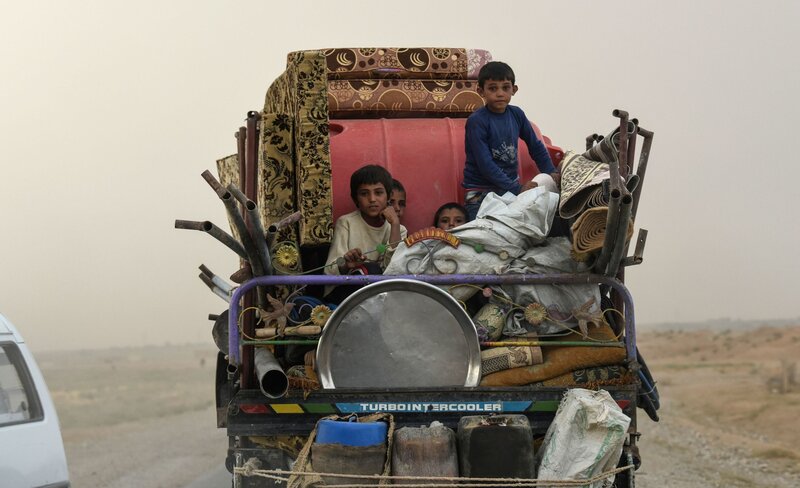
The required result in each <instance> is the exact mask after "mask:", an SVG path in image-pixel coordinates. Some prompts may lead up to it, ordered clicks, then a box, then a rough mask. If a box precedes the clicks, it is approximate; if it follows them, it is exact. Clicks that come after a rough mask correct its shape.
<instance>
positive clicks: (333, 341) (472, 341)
mask: <svg viewBox="0 0 800 488" xmlns="http://www.w3.org/2000/svg"><path fill="white" fill-rule="evenodd" d="M317 372H318V374H319V378H320V381H321V382H322V386H323V388H336V387H339V388H360V387H365V388H370V387H371V388H411V387H446V386H450V387H452V386H467V387H473V386H478V384H479V383H480V378H481V352H480V346H479V344H478V333H477V331H476V330H475V325H474V324H473V323H472V320H471V319H470V317H469V315H467V313H466V312H465V311H464V309H463V308H462V307H461V305H460V304H459V303H458V302H457V301H456V300H455V299H454V298H453V297H452V296H450V295H449V294H448V293H447V292H445V291H443V290H442V289H440V288H438V287H436V286H434V285H431V284H428V283H424V282H421V281H414V280H404V279H397V280H386V281H380V282H378V283H373V284H371V285H369V286H365V287H364V288H362V289H360V290H358V291H356V292H355V293H353V294H352V295H350V296H349V297H348V298H347V299H346V300H345V301H343V302H342V304H341V305H339V307H338V308H337V309H336V310H335V311H334V313H333V315H331V317H330V319H329V320H328V323H327V325H326V326H325V329H324V330H323V332H322V336H321V338H320V341H319V346H318V348H317Z"/></svg>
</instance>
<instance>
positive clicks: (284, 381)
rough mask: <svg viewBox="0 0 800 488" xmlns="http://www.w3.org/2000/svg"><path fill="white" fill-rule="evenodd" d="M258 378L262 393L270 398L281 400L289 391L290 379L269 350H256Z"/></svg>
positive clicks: (255, 358) (255, 362) (261, 348)
mask: <svg viewBox="0 0 800 488" xmlns="http://www.w3.org/2000/svg"><path fill="white" fill-rule="evenodd" d="M253 361H254V364H255V370H256V378H257V379H258V386H259V388H260V389H261V393H263V394H264V395H266V396H267V397H269V398H280V397H282V396H284V395H286V392H287V391H288V390H289V378H288V377H287V376H286V373H284V372H283V368H281V365H280V364H278V360H277V359H275V355H273V354H272V352H270V350H269V349H266V348H263V347H259V348H256V350H255V354H254V360H253Z"/></svg>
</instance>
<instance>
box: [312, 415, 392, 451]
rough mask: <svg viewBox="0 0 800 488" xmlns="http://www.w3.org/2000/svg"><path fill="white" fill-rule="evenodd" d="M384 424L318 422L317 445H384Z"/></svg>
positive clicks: (385, 428) (385, 425)
mask: <svg viewBox="0 0 800 488" xmlns="http://www.w3.org/2000/svg"><path fill="white" fill-rule="evenodd" d="M387 429H388V425H387V424H386V422H356V421H355V418H353V419H350V421H349V422H342V421H340V420H329V419H326V420H320V421H319V423H318V424H317V437H316V439H314V442H315V443H317V444H342V445H345V446H356V447H364V446H375V445H378V444H385V443H386V432H387Z"/></svg>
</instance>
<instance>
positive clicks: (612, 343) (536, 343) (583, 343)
mask: <svg viewBox="0 0 800 488" xmlns="http://www.w3.org/2000/svg"><path fill="white" fill-rule="evenodd" d="M481 346H482V347H510V346H521V347H538V346H545V347H546V346H570V347H573V346H575V347H625V344H623V343H621V342H617V341H508V342H502V341H488V342H481Z"/></svg>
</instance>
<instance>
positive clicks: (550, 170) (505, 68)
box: [462, 61, 559, 220]
mask: <svg viewBox="0 0 800 488" xmlns="http://www.w3.org/2000/svg"><path fill="white" fill-rule="evenodd" d="M514 83H515V79H514V71H513V70H512V69H511V67H510V66H509V65H507V64H506V63H502V62H499V61H492V62H489V63H486V65H484V66H483V68H481V70H480V72H479V73H478V94H480V95H481V96H482V97H483V99H484V101H485V102H486V105H485V106H484V107H482V108H480V109H478V110H476V111H475V112H474V113H473V114H472V115H470V116H469V119H467V125H466V133H465V138H464V139H465V141H464V142H465V149H466V153H467V161H466V164H465V165H464V181H463V182H462V185H463V186H464V188H465V189H466V197H465V207H466V208H467V219H468V220H474V219H475V216H476V214H477V213H478V208H479V207H480V205H481V202H482V201H483V199H484V197H486V195H487V194H488V193H489V192H495V193H497V194H500V195H502V194H503V193H505V192H511V193H513V194H515V195H518V194H520V193H521V192H523V191H525V190H530V189H531V188H534V187H536V186H537V183H535V182H533V181H528V182H526V183H524V184H522V183H520V181H519V156H518V154H517V151H518V145H519V139H522V140H523V141H525V143H526V144H527V145H528V151H529V153H530V155H531V158H532V159H533V160H534V161H535V162H536V166H537V167H538V168H539V172H541V173H544V174H549V175H551V176H553V179H554V180H555V181H556V182H557V181H558V180H559V175H558V170H556V168H555V166H554V165H553V162H552V160H551V159H550V154H548V152H547V148H546V147H545V146H544V144H543V143H542V141H540V140H539V138H538V137H536V134H535V133H534V132H533V127H531V124H530V122H528V118H527V117H526V116H525V113H524V112H523V111H522V109H521V108H519V107H516V106H514V105H509V102H510V101H511V97H512V96H514V94H515V93H517V89H518V88H517V85H515V84H514Z"/></svg>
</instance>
